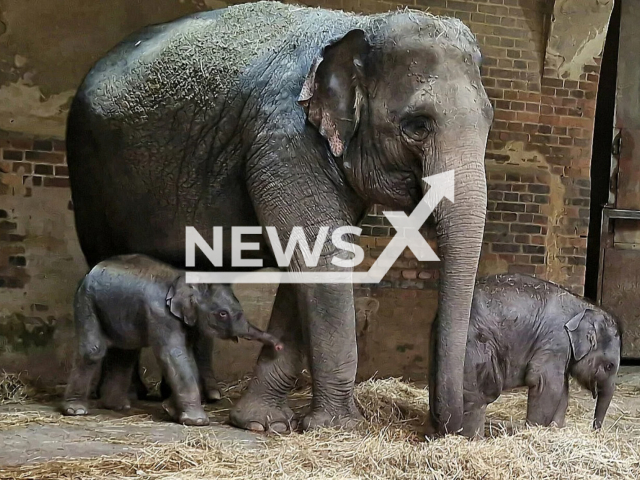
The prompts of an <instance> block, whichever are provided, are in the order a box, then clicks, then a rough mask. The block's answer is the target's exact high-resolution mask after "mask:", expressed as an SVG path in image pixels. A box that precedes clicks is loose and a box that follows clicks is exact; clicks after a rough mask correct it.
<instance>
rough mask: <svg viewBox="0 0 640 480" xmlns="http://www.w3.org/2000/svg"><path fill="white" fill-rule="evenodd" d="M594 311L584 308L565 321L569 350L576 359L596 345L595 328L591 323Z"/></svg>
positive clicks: (580, 358)
mask: <svg viewBox="0 0 640 480" xmlns="http://www.w3.org/2000/svg"><path fill="white" fill-rule="evenodd" d="M593 314H594V311H593V310H591V309H586V310H584V311H582V312H579V313H578V314H577V315H575V316H574V317H573V318H572V319H571V320H569V321H568V322H567V323H565V325H564V328H565V329H566V330H567V333H568V334H569V341H570V342H571V350H572V351H573V357H574V358H575V359H576V361H579V360H582V359H583V358H584V357H585V356H586V355H587V354H588V353H589V352H590V351H591V350H593V349H594V348H596V347H597V344H598V342H597V339H596V328H595V325H594V324H593Z"/></svg>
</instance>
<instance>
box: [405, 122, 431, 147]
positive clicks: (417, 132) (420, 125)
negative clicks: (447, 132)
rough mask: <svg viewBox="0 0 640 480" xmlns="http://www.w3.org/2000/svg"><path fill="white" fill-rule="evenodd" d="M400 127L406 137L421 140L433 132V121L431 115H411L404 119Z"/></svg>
mask: <svg viewBox="0 0 640 480" xmlns="http://www.w3.org/2000/svg"><path fill="white" fill-rule="evenodd" d="M400 128H402V133H403V134H404V136H405V137H407V138H409V139H410V140H414V141H416V142H421V141H423V140H426V138H427V137H428V136H429V134H430V133H432V132H433V123H432V121H431V119H430V118H429V117H425V116H418V117H410V118H407V119H405V120H403V121H402V123H401V125H400Z"/></svg>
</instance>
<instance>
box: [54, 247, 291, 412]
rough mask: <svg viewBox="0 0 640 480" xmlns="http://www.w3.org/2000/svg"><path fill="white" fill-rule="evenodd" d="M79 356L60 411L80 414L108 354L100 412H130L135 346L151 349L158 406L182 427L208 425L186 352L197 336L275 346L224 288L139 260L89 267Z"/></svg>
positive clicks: (78, 315) (81, 301)
mask: <svg viewBox="0 0 640 480" xmlns="http://www.w3.org/2000/svg"><path fill="white" fill-rule="evenodd" d="M74 309H75V312H74V313H75V323H76V332H77V337H78V355H77V358H76V362H75V365H74V367H73V370H72V372H71V374H70V377H69V381H68V385H67V390H66V393H65V398H64V404H63V413H64V414H66V415H85V414H86V413H87V412H88V408H87V398H88V394H89V390H90V387H91V382H92V379H93V377H94V375H95V374H96V372H97V371H98V369H99V367H100V363H101V361H102V359H103V358H104V357H105V355H106V354H107V352H109V355H108V356H107V360H108V362H109V365H108V368H106V369H105V374H106V377H105V379H104V382H103V383H102V385H101V389H100V397H101V401H102V404H103V405H104V406H105V407H106V408H110V409H114V410H121V409H125V408H128V407H129V400H128V395H127V393H128V390H129V385H130V382H131V377H132V370H133V367H134V365H135V364H136V360H137V358H138V354H139V351H140V349H141V348H142V347H152V349H153V352H154V354H155V356H156V358H157V360H158V363H159V364H160V367H161V369H162V373H163V375H164V377H165V378H166V379H167V381H168V383H169V385H170V386H171V390H172V392H173V393H172V396H171V397H170V398H169V399H168V400H167V401H166V402H165V404H164V405H163V406H164V408H165V410H166V411H167V412H168V413H169V414H170V415H171V417H172V418H173V419H174V420H175V421H177V422H179V423H183V424H186V425H207V424H208V423H209V419H208V417H207V415H206V413H205V412H204V410H203V408H202V405H201V395H200V389H199V385H198V383H199V378H200V374H199V372H198V369H197V367H196V359H194V358H193V351H192V347H193V346H194V345H195V344H197V343H198V341H199V339H201V338H212V337H220V338H223V339H237V338H238V337H241V338H246V339H253V340H259V341H261V342H262V343H264V344H266V345H271V346H273V347H274V348H275V349H276V350H280V349H281V348H282V344H281V343H280V342H279V341H278V340H277V339H276V338H275V337H273V336H272V335H269V334H268V333H265V332H262V331H260V330H258V329H257V328H255V327H254V326H253V325H251V324H250V323H249V322H247V320H246V318H245V316H244V313H243V311H242V308H241V307H240V304H239V302H238V300H237V299H236V297H235V296H234V294H233V292H232V290H231V288H230V287H229V286H226V285H211V284H208V285H204V284H187V283H186V282H185V276H184V272H182V271H180V270H176V269H174V268H172V267H170V266H168V265H166V264H164V263H161V262H159V261H156V260H154V259H152V258H149V257H146V256H144V255H125V256H120V257H113V258H111V259H109V260H106V261H104V262H101V263H99V264H98V265H96V266H95V267H94V268H93V269H92V270H91V271H90V272H89V273H88V274H87V276H86V277H85V278H84V280H83V281H82V283H81V284H80V286H79V288H78V290H77V292H76V295H75V303H74Z"/></svg>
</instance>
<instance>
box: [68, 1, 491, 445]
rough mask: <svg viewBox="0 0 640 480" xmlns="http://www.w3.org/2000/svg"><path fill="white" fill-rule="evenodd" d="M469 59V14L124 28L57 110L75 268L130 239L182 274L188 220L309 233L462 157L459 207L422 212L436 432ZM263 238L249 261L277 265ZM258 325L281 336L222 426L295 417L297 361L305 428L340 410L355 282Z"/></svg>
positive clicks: (467, 140) (468, 137) (469, 143)
mask: <svg viewBox="0 0 640 480" xmlns="http://www.w3.org/2000/svg"><path fill="white" fill-rule="evenodd" d="M479 66H480V52H479V50H478V47H477V44H476V41H475V39H474V37H473V35H472V34H471V33H470V31H469V30H468V29H467V27H466V26H464V25H463V24H462V23H461V22H460V21H458V20H455V19H449V18H439V17H434V16H432V15H428V14H425V13H422V12H417V11H401V12H393V13H387V14H381V15H373V16H360V15H352V14H347V13H344V12H340V11H329V10H323V9H310V8H302V7H298V6H290V5H284V4H280V3H276V2H258V3H253V4H245V5H238V6H233V7H228V8H224V9H220V10H216V11H210V12H205V13H198V14H195V15H191V16H187V17H184V18H181V19H179V20H176V21H173V22H170V23H166V24H162V25H155V26H151V27H148V28H146V29H144V30H142V31H141V32H139V33H136V34H134V35H132V36H130V37H129V38H127V39H125V40H124V41H123V42H122V43H120V44H119V45H117V46H116V47H115V48H114V49H113V50H111V51H110V52H109V53H108V54H107V55H106V56H105V57H104V58H102V59H101V60H100V61H98V62H97V64H96V65H95V66H94V67H93V69H92V70H91V71H90V72H89V74H88V75H87V77H86V78H85V80H84V82H83V84H82V86H81V87H80V89H79V91H78V93H77V95H76V97H75V99H74V101H73V104H72V106H71V110H70V113H69V120H68V131H67V146H68V162H69V175H70V180H71V188H72V195H73V204H74V209H75V218H76V227H77V232H78V237H79V240H80V244H81V247H82V250H83V252H84V254H85V256H86V258H87V261H88V263H89V264H90V265H94V264H96V263H97V262H99V261H101V260H103V259H105V258H107V257H110V256H112V255H116V254H126V253H132V252H136V253H144V254H147V255H150V256H153V257H156V258H158V259H160V260H163V261H165V262H168V263H171V264H173V265H175V266H177V267H183V266H184V258H185V243H184V241H185V226H187V225H188V226H194V227H196V229H197V230H198V231H199V232H201V233H202V234H204V233H205V232H211V229H212V227H213V226H223V227H224V228H225V229H227V231H228V229H229V228H230V227H231V226H260V225H262V226H274V227H276V229H277V231H278V232H279V234H280V237H281V239H282V241H283V242H286V241H287V239H288V232H291V229H292V227H293V226H303V227H304V228H305V229H306V231H307V233H309V234H311V233H313V232H314V231H317V229H318V228H319V227H320V226H329V227H330V228H331V229H333V228H337V227H340V226H345V225H355V224H357V223H358V221H359V220H360V219H361V218H362V216H363V215H364V214H365V212H366V210H367V208H368V207H369V206H370V205H372V204H374V203H380V204H384V205H387V206H389V207H392V208H395V209H403V210H405V211H411V210H412V209H413V208H414V207H415V206H416V204H417V203H418V202H419V201H420V199H421V197H422V194H423V193H424V192H425V190H426V189H427V186H426V185H425V184H424V183H423V181H422V178H423V177H425V176H427V175H433V174H437V173H441V172H444V171H449V170H452V169H455V203H451V202H448V201H443V202H441V204H440V205H439V206H438V207H437V209H436V211H435V213H434V218H435V222H436V229H437V233H438V246H439V251H440V252H441V258H443V265H442V275H441V292H440V318H441V324H440V325H441V327H440V331H439V332H438V333H437V335H438V341H437V343H436V348H437V353H436V361H437V375H436V385H435V390H434V402H433V403H434V405H433V407H434V408H433V409H432V411H433V412H434V420H435V422H436V424H437V425H439V427H440V430H441V431H442V432H452V431H457V430H458V429H459V428H460V426H461V420H462V413H463V408H462V407H463V406H462V379H463V365H464V356H465V351H464V349H465V341H466V336H467V328H468V319H469V310H470V305H471V298H472V294H473V285H474V280H475V275H476V268H477V264H478V257H479V254H480V247H481V242H482V233H483V227H484V220H485V211H486V179H485V171H484V150H485V144H486V139H487V133H488V130H489V126H490V124H491V120H492V115H493V114H492V108H491V105H490V103H489V101H488V99H487V95H486V93H485V91H484V88H483V86H482V83H481V78H480V71H479ZM313 238H315V237H313ZM329 238H330V236H329ZM260 241H261V245H262V249H261V250H260V251H256V252H254V255H255V256H258V257H262V258H263V259H265V261H266V263H265V266H266V265H269V264H271V265H273V264H274V260H273V258H274V257H273V255H272V253H271V250H270V247H269V244H268V241H267V240H266V237H265V238H262V237H260ZM284 244H286V243H284ZM338 252H339V251H337V250H335V248H334V247H333V246H332V245H331V244H330V241H329V243H327V245H325V249H324V250H323V259H324V261H322V262H320V265H319V266H317V267H307V266H306V265H305V263H304V260H303V258H302V256H301V255H298V253H299V252H296V255H295V256H294V259H293V264H292V266H291V268H292V269H298V270H315V271H323V270H329V269H333V268H336V267H334V266H333V265H332V264H331V263H330V261H329V260H330V259H331V258H332V257H333V256H334V255H337V254H338ZM230 258H231V250H230V246H229V244H228V242H226V243H225V249H224V260H225V263H226V264H227V265H228V261H229V260H230ZM198 267H199V268H201V269H204V268H212V266H211V264H210V263H207V262H202V263H201V264H200V265H198ZM269 332H270V333H272V334H274V335H276V336H278V337H281V338H282V340H283V342H284V344H285V348H284V350H283V351H282V352H281V354H279V355H277V356H273V354H272V352H271V351H269V350H266V349H265V350H263V352H262V353H261V355H260V357H259V360H258V364H257V367H256V372H255V373H256V378H255V379H254V380H253V382H252V383H251V385H250V386H249V388H248V391H247V392H246V394H245V395H244V397H243V398H242V400H240V401H239V402H238V403H237V404H236V406H235V408H234V409H233V411H232V412H231V421H232V422H233V423H234V424H235V425H237V426H239V427H243V428H249V429H253V430H266V429H271V430H275V431H284V430H287V429H288V428H290V427H291V419H292V412H291V410H290V409H289V408H288V407H287V405H286V395H287V392H289V391H290V389H291V388H292V387H293V385H294V381H295V379H296V376H297V374H298V372H299V370H300V368H301V365H302V361H303V359H304V356H305V355H308V358H309V363H310V367H311V368H310V369H311V374H312V376H313V404H312V408H311V411H310V413H309V414H308V415H307V416H306V417H305V418H304V420H303V424H302V427H303V428H312V427H316V426H324V425H327V426H328V425H343V426H344V425H349V424H351V423H353V420H355V419H357V418H358V417H359V414H358V412H357V410H356V408H355V405H354V401H353V387H354V380H355V375H356V363H357V351H356V336H355V312H354V303H353V287H352V286H351V285H345V284H304V285H302V284H298V285H291V284H282V285H280V287H279V289H278V293H277V296H276V300H275V305H274V308H273V313H272V316H271V320H270V325H269ZM112 361H115V362H117V358H116V359H112Z"/></svg>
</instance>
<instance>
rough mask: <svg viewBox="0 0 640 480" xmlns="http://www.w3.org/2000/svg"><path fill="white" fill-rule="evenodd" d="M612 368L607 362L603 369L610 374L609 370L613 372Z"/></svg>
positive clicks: (611, 364)
mask: <svg viewBox="0 0 640 480" xmlns="http://www.w3.org/2000/svg"><path fill="white" fill-rule="evenodd" d="M613 367H614V365H613V363H611V362H609V363H607V364H606V365H605V367H604V369H605V370H606V371H607V372H610V371H611V370H613Z"/></svg>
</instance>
